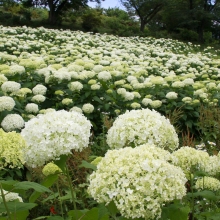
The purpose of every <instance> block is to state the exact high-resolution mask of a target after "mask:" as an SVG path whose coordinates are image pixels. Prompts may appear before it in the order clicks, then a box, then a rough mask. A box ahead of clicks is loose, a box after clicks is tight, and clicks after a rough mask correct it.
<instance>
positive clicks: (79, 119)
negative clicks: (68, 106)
mask: <svg viewBox="0 0 220 220" xmlns="http://www.w3.org/2000/svg"><path fill="white" fill-rule="evenodd" d="M91 126H92V125H91V123H90V122H89V121H88V120H87V119H86V117H84V116H83V115H82V114H80V113H77V112H75V111H71V112H67V111H64V110H60V111H51V112H48V113H45V114H41V115H38V116H37V117H35V118H32V119H31V120H29V121H28V122H26V123H25V128H24V129H23V130H22V131H21V135H22V136H23V138H24V139H25V141H26V143H27V145H26V147H25V148H23V152H24V157H25V161H26V164H27V165H28V166H30V167H37V166H41V165H44V164H45V163H46V162H50V161H51V160H57V159H59V157H60V156H61V155H67V154H70V152H71V150H75V151H82V150H83V149H84V148H86V147H88V144H89V137H90V129H91Z"/></svg>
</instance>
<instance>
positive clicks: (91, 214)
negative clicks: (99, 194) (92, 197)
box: [81, 208, 99, 220]
mask: <svg viewBox="0 0 220 220" xmlns="http://www.w3.org/2000/svg"><path fill="white" fill-rule="evenodd" d="M91 219H92V220H99V209H98V208H92V209H91V210H89V211H88V212H86V213H85V215H84V216H83V217H82V218H81V220H91Z"/></svg>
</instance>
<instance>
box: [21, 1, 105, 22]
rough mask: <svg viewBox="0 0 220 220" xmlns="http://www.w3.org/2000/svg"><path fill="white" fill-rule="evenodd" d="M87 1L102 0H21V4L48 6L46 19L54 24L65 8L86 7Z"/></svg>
mask: <svg viewBox="0 0 220 220" xmlns="http://www.w3.org/2000/svg"><path fill="white" fill-rule="evenodd" d="M88 1H91V2H97V3H100V2H101V1H104V0H21V2H22V3H23V5H26V6H29V7H30V6H32V7H45V8H49V16H48V20H49V23H50V24H55V23H56V22H57V20H58V18H59V16H60V15H62V13H64V12H65V11H66V10H69V9H74V10H78V9H79V8H82V7H87V6H88V5H87V3H88Z"/></svg>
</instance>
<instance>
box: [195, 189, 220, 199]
mask: <svg viewBox="0 0 220 220" xmlns="http://www.w3.org/2000/svg"><path fill="white" fill-rule="evenodd" d="M193 195H194V196H201V197H203V198H205V199H208V200H213V201H215V200H217V199H218V197H217V196H216V195H215V194H214V193H213V192H212V191H208V190H204V191H200V192H195V193H194V194H193Z"/></svg>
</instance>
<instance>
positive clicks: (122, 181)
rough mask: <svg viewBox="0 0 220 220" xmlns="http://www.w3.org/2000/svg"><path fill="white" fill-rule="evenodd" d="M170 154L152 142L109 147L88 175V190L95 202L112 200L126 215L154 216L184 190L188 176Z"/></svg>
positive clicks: (184, 192) (132, 216) (133, 216)
mask: <svg viewBox="0 0 220 220" xmlns="http://www.w3.org/2000/svg"><path fill="white" fill-rule="evenodd" d="M171 157H172V156H171V154H170V153H169V152H168V151H166V150H163V149H161V148H158V147H155V146H154V145H149V144H145V145H141V146H138V147H136V148H131V147H125V148H121V149H117V150H109V151H108V152H107V153H106V155H105V157H103V158H102V159H101V161H100V162H99V163H98V165H97V170H96V171H95V172H93V173H92V174H91V175H90V179H89V180H90V185H89V187H88V193H89V194H90V195H91V196H92V197H93V198H94V199H95V200H96V201H97V202H98V203H105V204H109V203H110V202H112V201H113V202H114V203H115V205H116V207H117V209H118V210H119V212H120V213H121V215H122V216H124V217H126V218H140V217H142V218H145V219H155V217H160V215H161V206H162V204H164V203H166V202H170V201H172V200H174V199H181V198H182V197H183V196H185V194H186V188H185V186H184V184H185V183H186V181H187V179H186V177H185V175H184V173H183V171H182V169H181V168H179V167H176V166H174V165H171V164H170V163H169V162H167V161H168V160H170V159H171Z"/></svg>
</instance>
